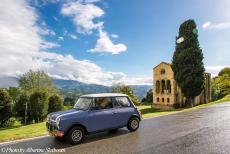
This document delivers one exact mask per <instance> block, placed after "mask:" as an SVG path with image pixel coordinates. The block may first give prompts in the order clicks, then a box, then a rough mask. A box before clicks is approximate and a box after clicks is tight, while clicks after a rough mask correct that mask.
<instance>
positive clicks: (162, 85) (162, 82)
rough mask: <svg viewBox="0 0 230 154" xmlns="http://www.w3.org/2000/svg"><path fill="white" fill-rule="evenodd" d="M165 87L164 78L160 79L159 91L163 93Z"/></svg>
mask: <svg viewBox="0 0 230 154" xmlns="http://www.w3.org/2000/svg"><path fill="white" fill-rule="evenodd" d="M165 89H166V84H165V80H161V93H162V94H163V93H164V91H165Z"/></svg>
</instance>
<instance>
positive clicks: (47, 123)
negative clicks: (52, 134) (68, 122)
mask: <svg viewBox="0 0 230 154" xmlns="http://www.w3.org/2000/svg"><path fill="white" fill-rule="evenodd" d="M46 128H47V130H49V131H53V130H55V129H58V128H57V126H56V125H55V124H53V123H49V122H46Z"/></svg>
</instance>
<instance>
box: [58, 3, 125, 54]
mask: <svg viewBox="0 0 230 154" xmlns="http://www.w3.org/2000/svg"><path fill="white" fill-rule="evenodd" d="M96 1H97V0H96ZM96 1H95V0H91V1H90V2H89V1H87V2H86V1H77V2H68V3H66V4H64V5H63V7H62V10H61V13H62V14H63V15H66V16H70V17H72V18H73V21H74V24H75V25H76V28H77V31H78V32H79V33H83V34H91V33H92V30H93V29H96V30H97V31H98V32H99V38H98V40H97V44H96V47H95V48H94V49H90V50H88V51H89V52H93V53H109V54H119V53H121V52H124V51H126V50H127V47H126V45H125V44H122V43H118V44H114V43H113V42H112V40H111V39H110V37H109V36H110V35H109V34H107V32H105V31H104V30H103V29H104V27H103V24H104V23H103V21H98V22H97V23H95V22H94V20H95V19H97V18H100V17H102V16H103V15H104V14H105V12H104V11H103V10H102V9H101V8H99V7H98V6H96V5H94V4H92V3H91V2H96ZM111 37H112V38H118V35H117V34H112V35H111Z"/></svg>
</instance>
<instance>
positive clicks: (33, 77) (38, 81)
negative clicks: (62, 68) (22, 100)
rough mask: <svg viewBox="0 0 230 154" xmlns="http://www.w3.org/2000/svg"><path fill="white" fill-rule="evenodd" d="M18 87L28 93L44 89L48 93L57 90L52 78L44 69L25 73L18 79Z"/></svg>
mask: <svg viewBox="0 0 230 154" xmlns="http://www.w3.org/2000/svg"><path fill="white" fill-rule="evenodd" d="M19 87H20V88H21V89H22V90H23V91H24V92H28V93H29V94H31V93H34V92H40V91H45V92H47V93H49V94H51V95H52V94H54V93H56V92H57V88H56V87H55V85H54V84H53V80H52V79H51V78H50V77H49V76H48V74H46V73H45V72H44V71H32V70H30V71H29V72H27V73H25V74H24V75H22V77H21V78H20V79H19Z"/></svg>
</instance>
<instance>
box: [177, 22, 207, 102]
mask: <svg viewBox="0 0 230 154" xmlns="http://www.w3.org/2000/svg"><path fill="white" fill-rule="evenodd" d="M172 69H173V72H174V76H175V80H176V82H177V84H178V85H179V87H180V88H181V91H182V92H183V94H184V96H185V97H186V98H187V99H188V102H189V103H190V105H192V106H193V105H194V98H195V96H197V95H199V94H200V93H201V91H202V90H203V85H204V71H205V69H204V64H203V53H202V50H201V48H200V45H199V41H198V31H197V28H196V23H195V21H194V20H191V19H190V20H187V21H185V22H184V23H182V24H181V25H180V29H179V36H178V37H177V38H176V49H175V52H174V55H173V60H172Z"/></svg>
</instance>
